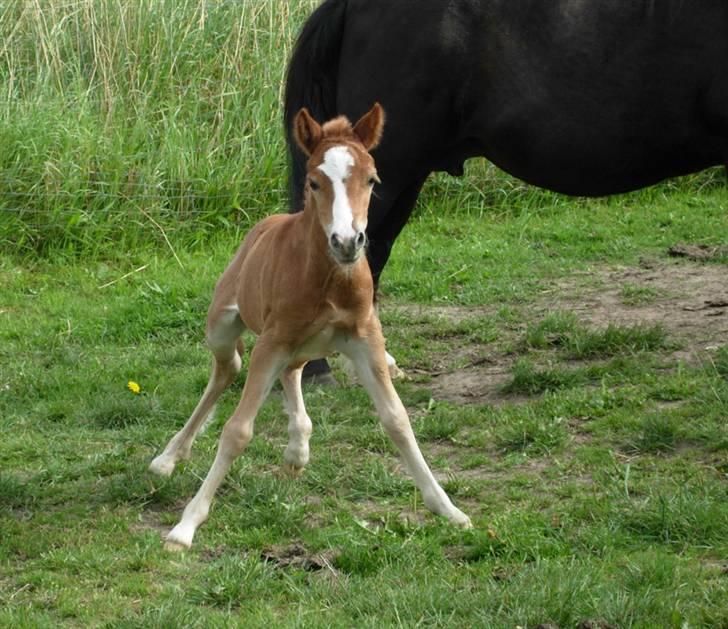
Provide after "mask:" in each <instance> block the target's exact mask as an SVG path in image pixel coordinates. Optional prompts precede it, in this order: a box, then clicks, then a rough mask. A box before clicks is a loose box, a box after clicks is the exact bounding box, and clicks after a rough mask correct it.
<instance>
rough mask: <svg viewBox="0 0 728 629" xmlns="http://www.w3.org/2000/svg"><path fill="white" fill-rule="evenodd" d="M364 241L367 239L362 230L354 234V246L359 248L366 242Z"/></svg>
mask: <svg viewBox="0 0 728 629" xmlns="http://www.w3.org/2000/svg"><path fill="white" fill-rule="evenodd" d="M366 241H367V237H366V234H365V233H364V232H359V233H358V234H357V235H356V241H355V243H356V248H357V249H361V248H362V247H363V246H364V244H365V243H366Z"/></svg>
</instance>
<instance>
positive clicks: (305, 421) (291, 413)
mask: <svg viewBox="0 0 728 629" xmlns="http://www.w3.org/2000/svg"><path fill="white" fill-rule="evenodd" d="M302 373H303V367H298V368H295V369H286V370H285V371H284V372H283V373H282V374H281V377H280V381H281V385H282V386H283V394H284V397H285V404H286V410H287V411H288V446H287V447H286V451H285V453H284V454H283V460H284V461H285V463H284V465H283V469H284V470H285V471H286V472H287V473H288V474H290V475H291V476H294V477H295V476H299V475H300V474H301V472H302V471H303V468H304V467H305V465H306V463H308V453H309V450H308V440H309V439H310V437H311V431H312V428H313V425H312V424H311V419H310V417H309V416H308V413H306V407H305V406H304V404H303V393H302V391H301V375H302Z"/></svg>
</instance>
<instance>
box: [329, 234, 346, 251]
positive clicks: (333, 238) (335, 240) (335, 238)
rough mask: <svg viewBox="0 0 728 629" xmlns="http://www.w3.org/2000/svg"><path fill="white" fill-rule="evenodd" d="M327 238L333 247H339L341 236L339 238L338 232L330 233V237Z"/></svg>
mask: <svg viewBox="0 0 728 629" xmlns="http://www.w3.org/2000/svg"><path fill="white" fill-rule="evenodd" d="M329 240H330V242H331V246H332V247H333V248H334V249H341V245H342V244H343V242H342V241H341V238H339V236H338V234H331V238H329Z"/></svg>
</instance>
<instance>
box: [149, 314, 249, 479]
mask: <svg viewBox="0 0 728 629" xmlns="http://www.w3.org/2000/svg"><path fill="white" fill-rule="evenodd" d="M210 310H211V311H210V315H209V316H208V321H207V333H206V336H207V344H208V347H209V348H210V351H212V354H213V356H214V360H213V363H212V373H211V375H210V380H209V381H208V383H207V387H206V388H205V392H204V393H203V394H202V398H200V401H199V402H198V404H197V407H196V408H195V410H194V411H193V412H192V415H191V416H190V418H189V419H188V420H187V423H186V424H185V425H184V427H183V428H182V430H180V431H179V432H178V433H177V434H176V435H175V436H174V437H172V439H171V440H170V442H169V443H168V444H167V447H166V448H165V449H164V452H162V454H160V455H159V456H158V457H157V458H155V459H154V460H153V461H152V463H151V465H150V466H149V469H150V470H151V471H152V472H155V473H156V474H160V475H162V476H169V475H170V474H171V473H172V472H173V471H174V467H175V465H176V464H177V462H178V461H180V460H181V459H186V458H188V457H189V455H190V451H191V449H192V442H193V441H194V439H195V436H196V435H197V433H199V431H200V429H201V428H202V426H203V425H204V424H205V420H206V419H208V418H210V417H211V416H212V414H213V412H214V410H215V403H216V402H217V400H218V398H219V397H220V395H221V394H222V392H223V391H224V390H225V389H226V388H227V387H228V386H230V384H231V383H232V381H233V380H234V379H235V376H236V375H237V374H238V372H239V371H240V366H241V362H242V360H241V354H242V349H243V346H242V341H241V340H240V334H241V333H242V331H243V328H244V326H243V323H242V321H241V320H240V316H239V314H238V310H237V307H235V306H230V307H227V308H222V309H220V310H213V309H212V308H211V309H210Z"/></svg>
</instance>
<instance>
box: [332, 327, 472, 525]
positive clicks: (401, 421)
mask: <svg viewBox="0 0 728 629" xmlns="http://www.w3.org/2000/svg"><path fill="white" fill-rule="evenodd" d="M337 349H338V350H339V351H340V352H342V353H343V354H345V355H346V356H348V357H349V358H350V359H351V361H352V362H353V363H354V367H355V368H356V372H357V375H358V377H359V381H360V382H361V384H362V385H363V386H364V387H365V388H366V390H367V391H368V393H369V395H370V396H371V398H372V401H373V402H374V406H375V407H376V409H377V413H378V414H379V417H380V419H381V422H382V426H383V427H384V430H385V431H386V433H387V435H389V437H390V439H392V441H393V442H394V444H395V445H396V446H397V449H398V450H399V452H400V454H401V455H402V458H403V459H404V462H405V465H406V466H407V469H408V471H409V473H410V475H411V476H412V478H413V479H414V482H415V485H417V488H418V489H419V490H420V491H421V492H422V499H423V501H424V503H425V505H426V506H427V507H428V508H429V509H430V510H431V511H433V512H434V513H438V514H440V515H444V516H445V517H446V518H447V519H448V520H450V521H451V522H454V523H455V524H458V525H459V526H462V527H464V528H471V527H472V524H471V522H470V518H469V517H468V516H467V515H465V514H464V513H463V512H462V511H460V509H458V508H457V507H456V506H455V505H453V504H452V502H451V501H450V498H449V497H448V496H447V494H446V493H445V491H444V490H443V489H442V487H440V485H439V484H438V482H437V481H436V480H435V477H434V476H433V475H432V472H431V471H430V468H429V467H428V466H427V463H426V462H425V459H424V457H423V456H422V452H420V448H419V446H418V445H417V441H416V440H415V435H414V433H413V432H412V426H411V425H410V421H409V417H408V415H407V410H406V409H405V408H404V405H403V404H402V401H401V400H400V399H399V395H397V392H396V391H395V389H394V387H393V386H392V380H391V378H390V376H389V368H388V366H387V360H386V353H385V351H384V338H383V336H382V332H381V327H380V324H379V320H378V319H377V318H376V316H372V319H371V323H370V325H369V327H368V329H367V330H366V332H365V334H364V335H363V336H362V337H361V338H354V337H350V338H348V339H347V340H345V341H342V342H341V343H340V344H339V347H338V348H337Z"/></svg>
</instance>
